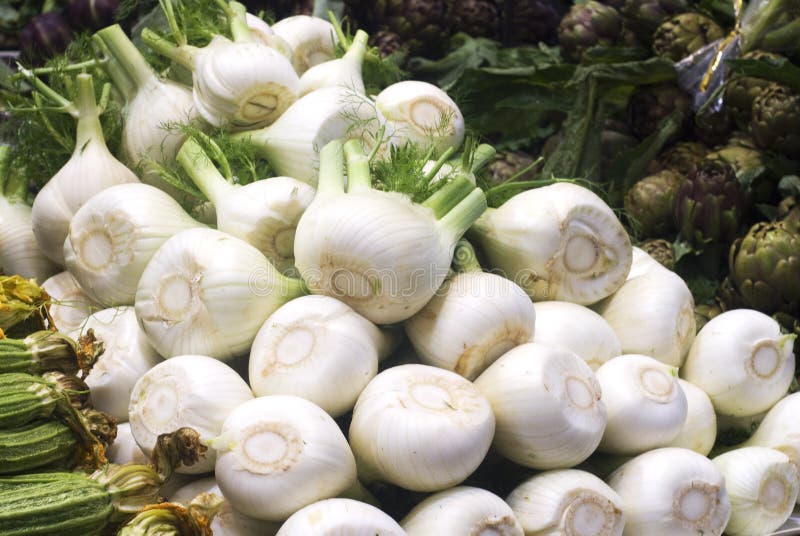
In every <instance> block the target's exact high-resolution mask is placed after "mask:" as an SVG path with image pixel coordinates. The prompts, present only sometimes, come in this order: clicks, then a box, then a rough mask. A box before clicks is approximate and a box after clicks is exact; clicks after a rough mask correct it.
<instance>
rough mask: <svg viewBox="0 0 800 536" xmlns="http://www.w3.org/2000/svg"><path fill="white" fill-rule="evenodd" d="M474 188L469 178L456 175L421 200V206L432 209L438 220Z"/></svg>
mask: <svg viewBox="0 0 800 536" xmlns="http://www.w3.org/2000/svg"><path fill="white" fill-rule="evenodd" d="M474 189H475V185H474V184H472V182H470V180H469V179H467V178H466V177H464V176H463V175H458V176H457V177H455V178H454V179H453V180H451V181H450V182H448V183H447V184H445V185H444V186H442V187H441V188H440V189H439V190H437V191H436V192H435V193H434V194H433V195H431V196H430V197H429V198H428V199H426V200H425V201H423V202H422V206H424V207H428V208H430V209H432V210H433V215H434V216H435V217H436V219H437V220H438V219H440V218H442V217H443V216H444V215H445V214H447V213H448V212H450V211H451V210H452V209H453V208H454V207H455V206H456V205H458V204H459V203H460V202H461V201H462V200H463V199H464V198H466V197H467V196H468V195H469V194H470V192H472V191H473V190H474Z"/></svg>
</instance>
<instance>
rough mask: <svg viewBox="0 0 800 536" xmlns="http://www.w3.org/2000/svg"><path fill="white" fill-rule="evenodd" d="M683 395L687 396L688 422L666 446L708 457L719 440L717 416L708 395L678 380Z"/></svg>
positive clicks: (684, 423)
mask: <svg viewBox="0 0 800 536" xmlns="http://www.w3.org/2000/svg"><path fill="white" fill-rule="evenodd" d="M678 385H680V387H681V390H682V391H683V394H684V395H686V420H685V421H683V426H682V427H681V431H680V432H678V435H677V436H676V437H675V439H673V440H672V441H670V442H669V443H667V444H666V445H664V446H665V447H681V448H685V449H689V450H693V451H695V452H697V453H698V454H702V455H703V456H708V453H709V452H711V449H712V448H713V447H714V442H715V441H716V440H717V415H716V413H714V405H713V404H712V403H711V399H710V398H708V395H707V394H706V393H705V391H703V390H702V389H700V388H699V387H697V386H696V385H694V384H693V383H689V382H687V381H686V380H681V379H678Z"/></svg>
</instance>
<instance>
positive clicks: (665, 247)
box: [639, 238, 675, 270]
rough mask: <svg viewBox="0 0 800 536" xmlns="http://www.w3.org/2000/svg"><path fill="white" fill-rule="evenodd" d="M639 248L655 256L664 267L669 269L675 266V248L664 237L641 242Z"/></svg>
mask: <svg viewBox="0 0 800 536" xmlns="http://www.w3.org/2000/svg"><path fill="white" fill-rule="evenodd" d="M639 248H640V249H641V250H642V251H644V252H645V253H647V254H648V255H650V256H651V257H653V259H655V260H656V261H658V262H659V264H661V266H663V267H664V268H667V269H669V270H672V269H674V268H675V248H673V247H672V244H670V243H669V242H668V241H666V240H664V239H663V238H658V239H656V240H646V241H644V242H642V243H641V244H639Z"/></svg>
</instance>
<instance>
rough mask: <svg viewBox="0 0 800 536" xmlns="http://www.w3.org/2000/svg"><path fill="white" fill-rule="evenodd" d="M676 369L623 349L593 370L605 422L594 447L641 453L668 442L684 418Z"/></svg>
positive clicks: (677, 432) (611, 452)
mask: <svg viewBox="0 0 800 536" xmlns="http://www.w3.org/2000/svg"><path fill="white" fill-rule="evenodd" d="M677 376H678V371H677V370H676V369H675V367H669V366H667V365H665V364H664V363H661V362H660V361H656V360H655V359H653V358H652V357H648V356H644V355H638V354H626V355H621V356H619V357H615V358H614V359H611V360H610V361H608V362H607V363H606V364H605V365H603V366H602V367H600V368H599V369H597V381H598V382H600V386H601V388H602V389H603V402H605V405H606V410H607V411H608V425H607V426H606V430H605V433H604V434H603V440H602V441H601V442H600V446H599V447H598V450H600V451H601V452H607V453H610V454H628V455H631V454H640V453H642V452H645V451H648V450H651V449H654V448H658V447H663V446H666V445H667V444H668V443H669V442H670V441H672V440H674V439H675V438H676V437H677V436H678V434H679V433H680V431H681V428H682V427H683V424H684V422H685V421H686V413H687V409H688V406H687V402H686V395H685V394H684V392H683V389H681V387H680V385H679V384H678V378H677Z"/></svg>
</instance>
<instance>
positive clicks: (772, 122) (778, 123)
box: [750, 83, 800, 160]
mask: <svg viewBox="0 0 800 536" xmlns="http://www.w3.org/2000/svg"><path fill="white" fill-rule="evenodd" d="M750 131H751V132H752V133H753V138H755V140H756V143H757V144H758V146H759V147H761V148H762V149H771V150H773V151H777V152H779V153H781V154H782V155H784V156H786V157H788V158H793V159H795V160H800V95H798V94H797V93H794V92H792V90H791V89H789V88H788V87H786V86H784V85H781V84H776V83H772V84H770V85H769V87H767V89H765V90H764V91H763V92H762V93H761V94H760V95H759V96H758V97H756V99H755V100H754V101H753V115H752V117H751V122H750Z"/></svg>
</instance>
